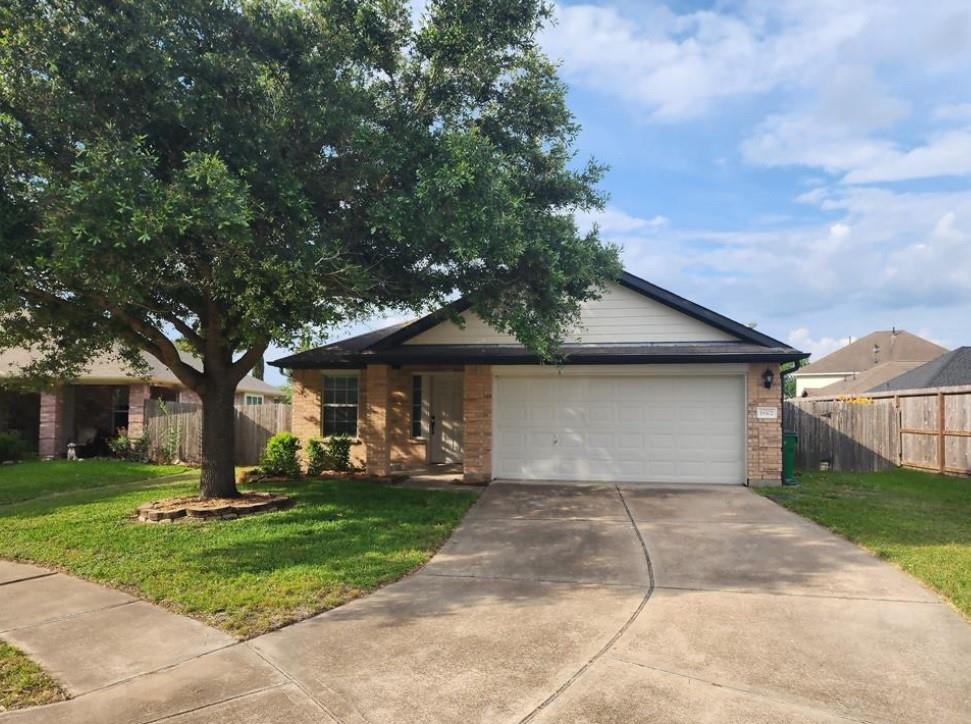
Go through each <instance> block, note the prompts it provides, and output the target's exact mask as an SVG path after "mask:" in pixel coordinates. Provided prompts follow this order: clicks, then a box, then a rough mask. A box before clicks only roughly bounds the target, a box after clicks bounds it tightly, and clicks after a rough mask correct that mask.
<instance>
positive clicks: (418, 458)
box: [293, 364, 492, 482]
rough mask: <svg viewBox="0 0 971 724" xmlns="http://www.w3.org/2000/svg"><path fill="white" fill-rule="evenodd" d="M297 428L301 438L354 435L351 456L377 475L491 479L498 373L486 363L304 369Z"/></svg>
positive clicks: (298, 379) (296, 391) (298, 374)
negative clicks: (438, 473)
mask: <svg viewBox="0 0 971 724" xmlns="http://www.w3.org/2000/svg"><path fill="white" fill-rule="evenodd" d="M293 429H294V433H295V434H296V435H297V436H298V437H300V438H301V439H302V441H303V444H304V447H306V441H307V440H309V439H310V438H312V437H324V438H326V437H328V436H330V435H336V434H346V435H349V436H350V437H351V438H352V440H353V443H352V447H351V456H352V461H353V462H354V463H355V464H357V465H360V466H362V467H365V468H366V469H367V471H368V472H369V473H370V474H371V475H374V476H377V477H386V476H389V475H391V474H393V473H397V472H419V471H427V470H435V469H438V470H444V469H448V470H449V471H450V472H451V471H456V472H458V473H459V474H460V475H461V477H462V479H463V480H464V481H465V482H482V481H486V480H489V479H490V477H491V454H492V448H491V437H492V370H491V367H490V366H488V365H430V364H415V365H401V366H393V365H388V364H371V365H367V366H366V367H364V368H363V369H321V370H316V369H299V370H294V372H293Z"/></svg>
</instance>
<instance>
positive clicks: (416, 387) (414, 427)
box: [411, 375, 422, 437]
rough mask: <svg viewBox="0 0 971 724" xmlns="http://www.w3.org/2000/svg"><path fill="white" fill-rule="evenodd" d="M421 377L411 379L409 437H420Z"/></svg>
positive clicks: (416, 376)
mask: <svg viewBox="0 0 971 724" xmlns="http://www.w3.org/2000/svg"><path fill="white" fill-rule="evenodd" d="M421 432H422V430H421V375H415V376H414V377H412V378H411V436H412V437H421Z"/></svg>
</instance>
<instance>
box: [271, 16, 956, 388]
mask: <svg viewBox="0 0 971 724" xmlns="http://www.w3.org/2000/svg"><path fill="white" fill-rule="evenodd" d="M418 4H419V5H420V3H418ZM556 17H557V22H556V23H555V25H553V26H551V27H550V28H548V29H547V30H545V31H544V33H543V35H542V37H541V42H542V44H543V46H544V47H545V49H546V51H547V53H548V54H549V55H550V56H552V57H554V58H557V59H559V60H560V61H561V62H562V69H561V75H562V77H563V78H564V80H565V81H566V82H567V83H568V85H569V88H570V92H569V102H570V106H571V108H572V109H573V111H574V113H575V114H576V116H577V119H578V120H579V122H580V124H581V125H582V127H583V131H582V133H581V136H580V138H579V143H578V151H579V157H580V158H581V159H583V158H587V157H591V156H592V157H594V158H596V159H598V160H599V161H602V162H605V163H607V164H608V165H609V166H610V171H609V172H608V174H607V176H606V178H605V179H604V182H603V187H604V188H605V189H606V190H607V191H608V192H609V194H610V201H609V203H608V206H607V208H606V210H605V211H604V212H603V213H601V214H597V215H596V217H587V218H583V219H582V220H581V221H582V223H584V224H589V223H593V222H597V223H598V224H599V225H600V228H601V234H602V236H603V238H604V239H607V240H610V241H614V242H617V243H619V244H621V245H622V246H623V248H624V252H623V254H624V262H625V265H626V266H627V268H628V270H630V271H631V272H633V273H635V274H638V275H640V276H643V277H645V278H647V279H649V280H650V281H652V282H655V283H657V284H660V285H661V286H664V287H667V288H669V289H671V290H672V291H675V292H677V293H679V294H682V295H684V296H686V297H688V298H690V299H693V300H694V301H697V302H699V303H701V304H704V305H706V306H709V307H712V308H714V309H716V310H717V311H719V312H722V313H724V314H727V315H728V316H730V317H733V318H735V319H738V320H739V321H742V322H756V323H757V324H758V329H759V330H761V331H763V332H766V333H767V334H770V335H772V336H775V337H778V338H780V339H783V340H785V341H787V342H789V343H791V344H793V345H795V346H797V347H800V348H801V349H804V350H805V351H808V352H812V353H814V355H815V356H819V355H823V354H826V353H828V352H830V351H832V350H833V349H836V348H837V347H838V346H839V345H841V344H844V343H845V341H846V339H847V338H848V337H851V336H852V337H860V336H863V335H864V334H867V333H868V332H870V331H872V330H874V329H886V328H890V327H891V326H896V327H897V328H898V329H901V328H902V329H907V330H909V331H912V332H915V333H918V334H922V335H924V336H927V337H928V338H930V339H933V340H934V341H937V342H939V343H941V344H944V345H946V346H948V347H954V346H958V345H962V344H971V333H969V326H968V317H969V316H971V5H969V4H968V3H967V2H966V0H935V1H934V2H931V3H919V2H916V1H915V0H880V1H874V2H870V1H869V0H853V2H846V0H838V1H836V0H752V1H751V2H688V1H682V2H678V1H675V0H671V1H670V2H666V3H665V2H649V1H644V0H637V1H635V0H613V1H612V2H607V1H604V2H595V3H590V2H588V3H580V2H566V1H563V0H561V2H559V3H558V4H557V6H556ZM380 324H381V322H380V321H379V320H375V321H373V322H372V323H370V324H369V325H364V327H376V326H379V325H380ZM361 328H362V327H361V326H360V325H359V326H357V327H355V328H354V329H353V330H351V331H358V330H360V329H361ZM269 358H270V359H272V358H273V353H271V354H270V355H269ZM269 380H270V381H277V378H276V377H272V376H271V377H270V378H269Z"/></svg>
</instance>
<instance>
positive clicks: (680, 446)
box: [494, 375, 745, 484]
mask: <svg viewBox="0 0 971 724" xmlns="http://www.w3.org/2000/svg"><path fill="white" fill-rule="evenodd" d="M744 408H745V397H744V386H743V381H742V378H741V377H738V376H731V375H729V376H711V377H700V376H694V377H617V378H611V377H498V378H497V379H496V400H495V421H496V435H495V443H496V449H495V453H494V468H495V475H496V477H499V478H512V479H520V480H609V481H621V482H664V483H728V484H738V483H742V482H744V479H745V473H744V470H745V452H744V447H745V446H744V435H745V415H744Z"/></svg>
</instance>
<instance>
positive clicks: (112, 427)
mask: <svg viewBox="0 0 971 724" xmlns="http://www.w3.org/2000/svg"><path fill="white" fill-rule="evenodd" d="M180 355H181V356H182V359H183V360H184V361H185V362H188V363H189V364H191V365H192V366H193V367H197V368H198V367H200V366H201V363H200V362H199V360H198V359H197V358H195V357H193V356H192V355H189V354H186V353H180ZM143 358H144V359H145V362H146V364H147V365H148V368H149V372H148V375H147V377H137V376H135V375H134V373H133V372H132V371H131V370H130V369H128V368H127V366H126V365H124V364H123V363H122V362H119V361H117V360H115V359H112V358H111V357H109V356H104V357H100V358H98V359H95V360H94V361H92V362H91V364H90V365H89V366H88V368H87V369H86V370H85V372H84V374H83V375H81V376H80V377H78V378H77V379H74V380H72V381H71V382H70V383H68V384H63V385H58V386H56V387H55V388H54V389H52V390H47V391H44V392H40V393H25V392H19V391H16V390H5V389H3V378H5V377H16V376H17V374H18V371H19V370H20V369H22V368H23V367H24V366H25V365H27V364H29V363H30V361H31V359H32V355H31V352H30V351H29V350H25V349H10V350H6V351H4V352H0V431H8V430H9V431H14V432H17V433H18V434H19V435H20V436H21V437H22V438H23V439H24V440H26V441H27V442H28V443H29V444H31V445H32V446H36V449H37V451H38V454H39V455H40V456H41V457H42V458H48V457H63V456H64V455H65V453H66V450H67V444H68V443H69V442H74V443H77V444H78V445H81V446H82V447H83V448H84V450H83V452H84V453H85V454H87V455H94V454H103V453H104V452H106V447H107V446H106V443H107V440H109V439H111V438H112V437H114V436H115V435H116V434H117V431H118V430H119V429H121V428H125V429H126V430H128V434H129V435H130V436H132V437H138V436H140V435H141V434H142V432H143V430H144V423H145V421H144V415H145V401H146V400H148V399H154V400H164V401H167V402H194V403H198V402H199V401H200V400H199V398H198V396H197V395H196V394H195V393H194V392H192V391H191V390H189V389H186V387H185V386H184V385H183V384H182V383H181V382H180V381H179V380H178V378H177V377H176V376H175V375H174V374H173V373H172V371H171V370H169V369H168V368H167V367H165V365H163V364H162V363H161V362H159V361H158V360H156V359H155V358H154V357H152V356H151V355H148V354H145V355H143ZM284 396H285V394H284V392H283V391H282V390H280V389H279V388H277V387H273V386H272V385H270V384H267V383H266V382H263V381H262V380H258V379H256V378H255V377H251V376H247V377H245V378H243V380H242V381H241V382H240V383H239V386H238V387H237V388H236V404H262V403H264V402H277V401H280V400H281V399H282V398H283V397H284Z"/></svg>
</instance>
